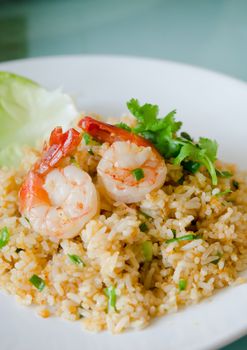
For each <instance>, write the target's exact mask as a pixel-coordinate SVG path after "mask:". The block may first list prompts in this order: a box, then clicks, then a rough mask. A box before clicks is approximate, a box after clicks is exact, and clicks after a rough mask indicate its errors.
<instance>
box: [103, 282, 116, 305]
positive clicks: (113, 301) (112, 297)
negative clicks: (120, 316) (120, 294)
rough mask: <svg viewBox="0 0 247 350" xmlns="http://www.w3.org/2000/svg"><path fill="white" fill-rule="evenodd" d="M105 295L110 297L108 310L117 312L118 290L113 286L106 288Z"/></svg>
mask: <svg viewBox="0 0 247 350" xmlns="http://www.w3.org/2000/svg"><path fill="white" fill-rule="evenodd" d="M104 293H105V295H106V296H107V297H108V310H111V309H113V310H115V311H116V302H117V295H116V288H115V287H113V286H110V287H108V288H105V289H104Z"/></svg>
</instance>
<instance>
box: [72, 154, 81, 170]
mask: <svg viewBox="0 0 247 350" xmlns="http://www.w3.org/2000/svg"><path fill="white" fill-rule="evenodd" d="M70 161H71V164H74V165H75V166H76V167H77V168H80V165H79V164H78V163H77V161H76V159H75V157H74V156H71V157H70Z"/></svg>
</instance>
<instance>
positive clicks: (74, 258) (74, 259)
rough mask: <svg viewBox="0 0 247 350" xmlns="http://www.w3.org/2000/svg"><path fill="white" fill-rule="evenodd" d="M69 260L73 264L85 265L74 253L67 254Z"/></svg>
mask: <svg viewBox="0 0 247 350" xmlns="http://www.w3.org/2000/svg"><path fill="white" fill-rule="evenodd" d="M68 257H69V260H70V261H71V262H72V263H73V264H75V265H80V266H85V264H84V262H83V261H82V259H81V258H80V257H79V256H78V255H75V254H68Z"/></svg>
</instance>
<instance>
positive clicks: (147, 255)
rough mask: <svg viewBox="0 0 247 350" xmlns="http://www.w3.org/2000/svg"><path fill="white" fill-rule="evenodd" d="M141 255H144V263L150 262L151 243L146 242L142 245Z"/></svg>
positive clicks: (151, 253) (151, 254) (151, 256)
mask: <svg viewBox="0 0 247 350" xmlns="http://www.w3.org/2000/svg"><path fill="white" fill-rule="evenodd" d="M142 253H143V255H144V259H145V261H152V258H153V244H152V242H151V241H146V242H143V243H142Z"/></svg>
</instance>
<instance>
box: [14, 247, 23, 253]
mask: <svg viewBox="0 0 247 350" xmlns="http://www.w3.org/2000/svg"><path fill="white" fill-rule="evenodd" d="M23 250H24V249H22V248H16V250H15V252H16V253H17V254H18V253H20V252H22V251H23Z"/></svg>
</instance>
